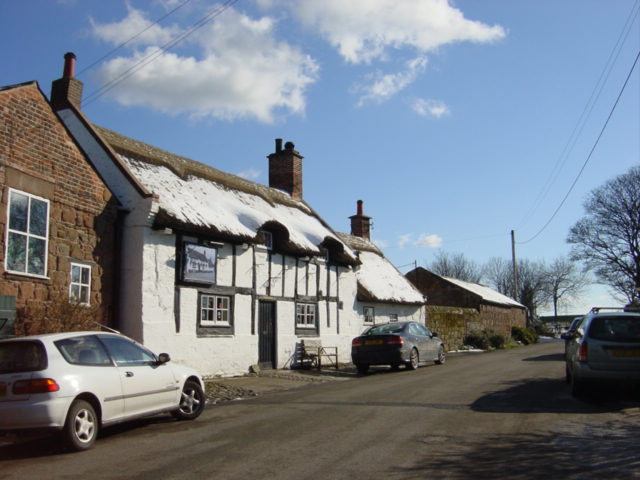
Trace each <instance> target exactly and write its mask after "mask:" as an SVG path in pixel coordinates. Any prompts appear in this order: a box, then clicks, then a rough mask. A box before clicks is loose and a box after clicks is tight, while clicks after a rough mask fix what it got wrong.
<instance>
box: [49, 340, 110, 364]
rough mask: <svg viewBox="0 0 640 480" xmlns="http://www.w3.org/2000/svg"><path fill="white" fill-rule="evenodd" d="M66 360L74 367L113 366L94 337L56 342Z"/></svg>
mask: <svg viewBox="0 0 640 480" xmlns="http://www.w3.org/2000/svg"><path fill="white" fill-rule="evenodd" d="M54 343H55V345H56V347H58V350H60V353H61V354H62V356H63V357H64V359H65V360H66V361H67V362H69V363H73V364H74V365H87V366H111V365H112V363H111V360H110V359H109V355H107V351H106V350H105V349H104V346H103V345H102V343H100V341H99V340H98V339H97V338H96V337H95V336H94V335H90V336H86V337H73V338H65V339H64V340H58V341H57V342H54Z"/></svg>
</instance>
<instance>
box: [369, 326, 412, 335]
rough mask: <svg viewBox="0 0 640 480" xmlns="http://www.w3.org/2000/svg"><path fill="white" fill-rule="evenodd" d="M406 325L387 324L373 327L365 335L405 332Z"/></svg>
mask: <svg viewBox="0 0 640 480" xmlns="http://www.w3.org/2000/svg"><path fill="white" fill-rule="evenodd" d="M404 327H405V326H404V325H402V324H400V325H397V324H386V325H378V326H375V327H371V328H370V329H369V330H367V331H366V332H365V335H388V334H393V333H400V332H402V330H404Z"/></svg>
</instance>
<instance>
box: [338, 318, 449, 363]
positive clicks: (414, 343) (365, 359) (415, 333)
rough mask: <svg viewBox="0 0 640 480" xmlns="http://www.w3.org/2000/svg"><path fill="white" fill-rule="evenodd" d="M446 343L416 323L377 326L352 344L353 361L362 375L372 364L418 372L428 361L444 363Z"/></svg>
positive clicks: (365, 332)
mask: <svg viewBox="0 0 640 480" xmlns="http://www.w3.org/2000/svg"><path fill="white" fill-rule="evenodd" d="M445 355H446V354H445V346H444V342H443V341H442V340H441V339H440V338H438V334H436V333H432V332H431V331H430V330H429V329H428V328H427V327H425V326H424V325H422V324H421V323H417V322H392V323H383V324H380V325H375V326H373V327H370V328H368V329H367V330H365V331H364V333H363V334H362V335H360V336H359V337H356V338H354V339H353V341H352V342H351V361H352V362H353V364H354V365H355V366H356V368H357V369H358V372H360V373H361V374H365V373H367V371H368V370H369V366H370V365H391V368H393V369H396V368H398V367H399V366H400V365H406V366H407V368H409V369H411V370H415V369H416V368H418V366H419V365H420V364H421V363H422V364H424V363H425V362H435V363H436V364H438V365H441V364H443V363H444V362H445V359H446V357H445Z"/></svg>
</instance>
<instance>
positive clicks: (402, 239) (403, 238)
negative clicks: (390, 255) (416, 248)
mask: <svg viewBox="0 0 640 480" xmlns="http://www.w3.org/2000/svg"><path fill="white" fill-rule="evenodd" d="M409 243H411V234H410V233H405V234H403V235H400V236H399V237H398V247H400V248H403V247H404V246H406V245H407V244H409Z"/></svg>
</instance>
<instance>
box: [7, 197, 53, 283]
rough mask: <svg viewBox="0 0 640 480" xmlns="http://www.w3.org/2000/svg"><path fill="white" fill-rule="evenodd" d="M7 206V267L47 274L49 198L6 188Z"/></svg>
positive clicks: (8, 269)
mask: <svg viewBox="0 0 640 480" xmlns="http://www.w3.org/2000/svg"><path fill="white" fill-rule="evenodd" d="M7 209H8V212H7V218H8V222H7V224H8V228H7V242H6V252H5V258H6V269H7V271H9V272H12V273H25V274H30V275H38V276H43V277H44V276H45V275H46V274H47V244H48V234H49V201H48V200H45V199H44V198H40V197H36V196H35V195H30V194H28V193H24V192H20V191H18V190H13V189H10V190H9V205H8V207H7Z"/></svg>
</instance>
